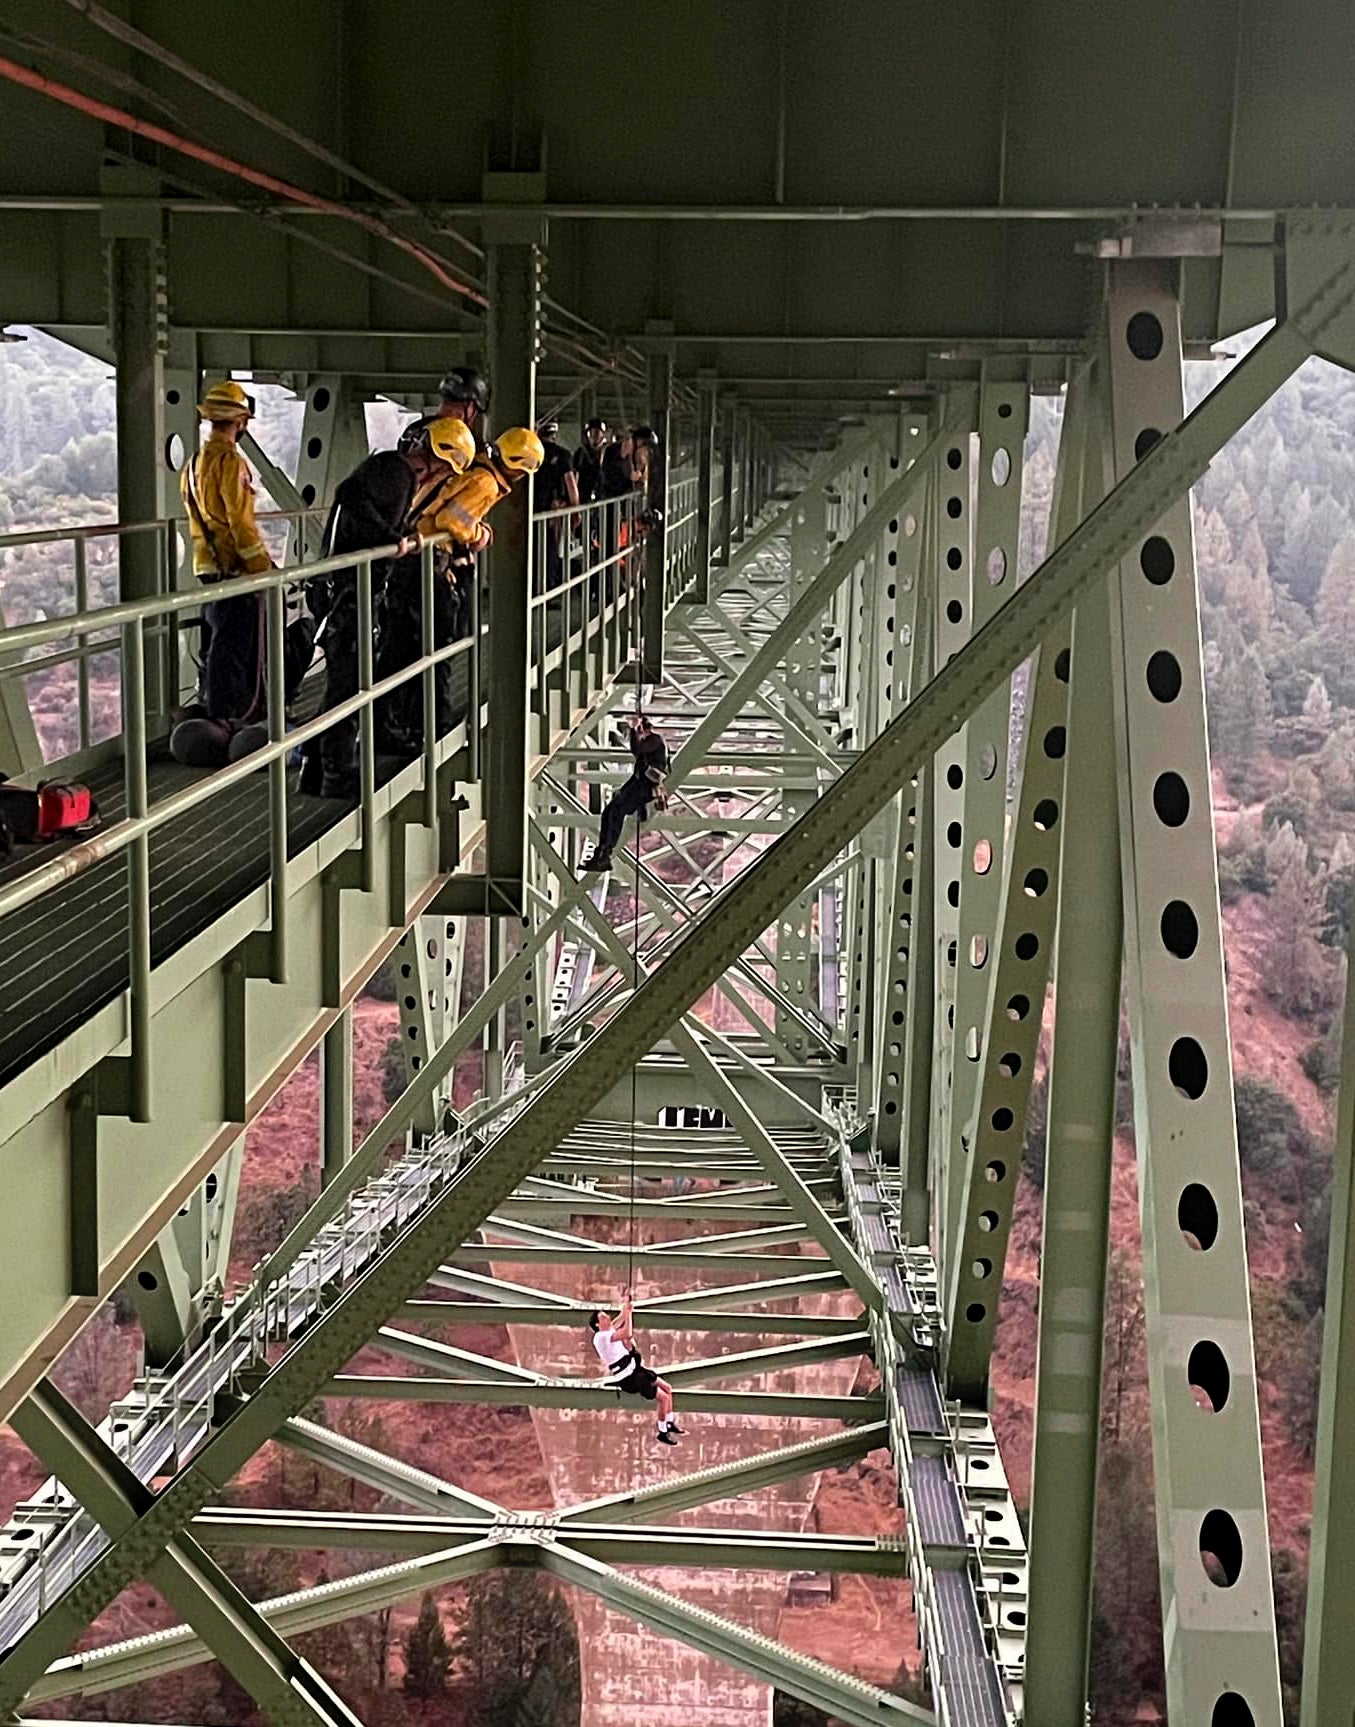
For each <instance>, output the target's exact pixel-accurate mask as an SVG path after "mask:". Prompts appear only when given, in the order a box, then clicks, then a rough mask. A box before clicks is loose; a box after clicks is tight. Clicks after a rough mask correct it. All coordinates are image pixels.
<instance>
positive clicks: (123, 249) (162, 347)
mask: <svg viewBox="0 0 1355 1727" xmlns="http://www.w3.org/2000/svg"><path fill="white" fill-rule="evenodd" d="M110 172H112V171H110V170H105V182H106V181H107V176H108V174H109V173H110ZM129 176H130V180H129V178H128V177H129ZM115 177H116V179H117V182H118V184H119V187H120V189H122V190H124V191H126V192H127V193H128V194H130V193H131V192H132V191H133V183H135V184H137V185H139V184H141V183H142V182H143V181H146V180H149V181H150V182H151V183H152V184H154V186H155V190H156V192H158V190H159V186H158V182H156V181H155V180H154V176H147V175H146V174H145V172H144V170H143V171H137V170H126V171H123V172H119V173H117V174H116V176H115ZM102 223H103V232H104V234H105V236H106V237H107V238H108V239H109V248H108V289H109V322H110V328H111V334H112V338H113V353H114V357H115V360H116V365H117V375H116V383H115V388H116V402H115V415H116V423H117V434H118V519H119V520H120V521H123V522H153V521H154V520H155V519H156V517H157V516H158V515H159V513H160V501H161V500H160V484H159V480H160V468H161V464H162V462H163V460H164V456H163V449H164V377H163V368H164V357H165V353H166V351H167V349H168V346H169V330H168V305H167V298H166V288H165V258H164V234H163V224H164V217H163V215H162V213H161V211H160V209H159V207H158V206H157V205H155V204H154V203H153V202H152V203H150V204H149V205H138V204H133V203H130V202H129V203H117V202H112V201H109V202H107V203H105V204H104V206H103V215H102ZM159 554H160V548H159V547H158V545H157V544H156V538H155V535H154V534H128V535H126V536H124V538H123V540H122V542H121V545H120V547H119V551H118V591H119V594H120V595H121V597H122V598H123V599H124V600H140V599H146V598H149V597H150V596H152V595H154V594H155V593H156V592H157V591H158V589H159V583H160V564H159Z"/></svg>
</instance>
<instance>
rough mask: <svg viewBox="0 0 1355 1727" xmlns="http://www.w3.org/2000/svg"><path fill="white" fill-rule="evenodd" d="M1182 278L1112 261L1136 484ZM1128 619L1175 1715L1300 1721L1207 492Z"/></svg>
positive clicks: (1121, 427) (1142, 564)
mask: <svg viewBox="0 0 1355 1727" xmlns="http://www.w3.org/2000/svg"><path fill="white" fill-rule="evenodd" d="M1174 280H1175V275H1174V267H1173V266H1172V265H1170V264H1166V263H1157V262H1151V261H1144V262H1138V261H1136V262H1134V263H1125V264H1122V265H1114V266H1112V267H1111V280H1110V294H1109V302H1108V315H1109V333H1108V340H1109V348H1110V384H1111V406H1112V416H1113V419H1112V450H1113V458H1114V470H1113V476H1112V477H1113V479H1114V480H1115V481H1117V482H1118V481H1119V480H1120V479H1122V478H1123V477H1124V476H1125V475H1127V474H1128V473H1129V472H1130V471H1131V470H1132V469H1133V467H1134V465H1135V463H1136V462H1137V461H1139V460H1140V459H1141V458H1142V457H1143V456H1144V455H1145V454H1146V453H1147V452H1148V450H1150V449H1151V448H1152V446H1153V445H1154V444H1155V443H1156V442H1157V440H1158V439H1159V438H1160V437H1162V436H1163V435H1164V434H1165V433H1167V432H1171V431H1174V430H1175V429H1176V427H1177V425H1178V423H1179V422H1180V420H1181V419H1182V418H1183V415H1184V401H1183V395H1182V379H1181V334H1180V311H1179V305H1178V301H1177V297H1176V292H1175V288H1174ZM1113 624H1114V627H1115V630H1116V640H1115V648H1116V654H1115V668H1116V686H1117V687H1116V707H1117V728H1116V729H1117V734H1118V737H1117V745H1118V750H1117V768H1118V778H1119V791H1120V831H1121V835H1122V855H1123V860H1124V877H1125V879H1124V892H1125V971H1126V976H1127V979H1128V995H1129V1022H1130V1033H1131V1044H1132V1052H1133V1074H1134V1105H1135V1108H1134V1120H1135V1136H1136V1140H1137V1150H1138V1165H1139V1203H1140V1210H1141V1217H1142V1230H1143V1270H1144V1298H1145V1308H1146V1316H1147V1327H1148V1339H1149V1347H1148V1379H1149V1388H1150V1392H1151V1402H1152V1418H1153V1476H1154V1492H1155V1497H1156V1501H1157V1520H1158V1559H1159V1567H1160V1574H1161V1585H1162V1617H1163V1624H1164V1628H1165V1636H1166V1666H1167V1709H1168V1713H1169V1714H1170V1716H1171V1718H1172V1719H1173V1720H1174V1721H1190V1722H1194V1721H1201V1722H1205V1721H1210V1720H1211V1717H1212V1718H1213V1719H1214V1720H1218V1719H1219V1717H1218V1716H1217V1715H1215V1714H1214V1711H1215V1709H1216V1707H1217V1706H1219V1704H1220V1700H1221V1699H1224V1698H1227V1697H1228V1696H1229V1694H1230V1693H1234V1692H1236V1693H1240V1694H1241V1696H1242V1697H1243V1698H1244V1699H1245V1700H1246V1704H1247V1708H1248V1709H1249V1711H1250V1714H1251V1717H1252V1719H1253V1720H1254V1721H1255V1722H1256V1723H1257V1727H1279V1723H1280V1720H1281V1713H1282V1712H1281V1703H1280V1685H1279V1663H1278V1656H1277V1652H1276V1640H1275V1610H1274V1604H1273V1600H1272V1594H1271V1580H1270V1541H1269V1531H1268V1528H1267V1524H1266V1493H1265V1478H1264V1475H1263V1473H1262V1467H1261V1435H1260V1424H1259V1415H1258V1410H1257V1394H1256V1366H1255V1357H1254V1354H1253V1347H1252V1328H1251V1305H1250V1298H1249V1292H1248V1287H1247V1249H1246V1240H1245V1235H1244V1230H1243V1220H1242V1188H1241V1182H1240V1179H1239V1170H1238V1156H1237V1128H1236V1122H1235V1117H1234V1112H1233V1082H1232V1064H1231V1061H1230V1051H1229V1041H1228V1001H1227V991H1226V985H1225V982H1224V973H1223V942H1222V931H1221V928H1220V918H1219V898H1218V874H1217V863H1216V857H1215V849H1214V830H1213V812H1212V806H1211V801H1210V778H1209V743H1208V737H1207V732H1206V725H1205V701H1204V686H1203V676H1202V670H1201V651H1200V620H1199V610H1198V595H1197V591H1196V581H1195V548H1194V541H1193V535H1192V527H1191V502H1190V497H1189V495H1187V496H1185V497H1183V498H1181V499H1180V501H1179V502H1178V503H1176V504H1175V505H1173V506H1172V508H1171V509H1169V510H1168V511H1167V512H1166V513H1165V515H1163V516H1162V518H1161V519H1160V521H1159V522H1158V523H1157V525H1156V527H1155V528H1154V529H1153V531H1152V532H1151V533H1149V534H1147V535H1146V536H1145V537H1144V539H1143V540H1142V541H1141V543H1140V544H1139V547H1138V552H1137V554H1136V555H1135V556H1132V557H1130V558H1127V559H1126V560H1125V561H1124V564H1123V565H1122V566H1121V591H1120V605H1119V608H1118V610H1117V611H1116V612H1115V613H1114V616H1113ZM1224 1706H1225V1707H1227V1708H1232V1707H1233V1705H1232V1704H1231V1703H1229V1704H1226V1705H1224ZM1236 1718H1237V1719H1243V1717H1241V1716H1237V1717H1236Z"/></svg>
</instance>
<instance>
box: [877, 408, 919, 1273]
mask: <svg viewBox="0 0 1355 1727" xmlns="http://www.w3.org/2000/svg"><path fill="white" fill-rule="evenodd" d="M925 426H926V421H925V420H924V419H922V418H921V417H920V416H910V417H909V418H908V419H907V420H906V421H902V422H900V424H899V427H898V434H897V435H898V443H897V446H896V449H895V453H894V455H893V456H892V457H891V458H890V463H891V466H897V467H901V468H903V469H904V470H905V471H906V470H907V469H909V468H911V467H912V466H913V465H914V462H915V460H916V458H915V456H914V455H913V454H912V453H911V451H913V450H916V449H918V448H920V444H919V442H918V438H920V436H921V434H922V432H923V431H924V429H925ZM915 432H916V434H917V436H916V437H915V436H914V433H915ZM918 530H919V520H918V512H917V510H916V508H914V509H909V510H907V511H904V512H902V513H901V514H900V515H899V516H896V517H893V518H891V520H890V522H889V524H888V526H887V528H886V530H885V533H884V535H883V537H882V539H881V553H882V555H883V558H884V570H883V574H884V575H885V577H886V578H887V579H886V582H885V599H886V601H887V602H888V604H889V606H890V608H891V610H890V611H889V612H888V613H887V614H886V617H885V627H884V631H883V634H882V640H885V641H887V642H888V644H889V645H888V648H887V650H886V651H887V654H888V659H887V671H886V675H885V685H884V701H883V706H882V714H883V715H884V716H885V717H887V718H889V719H893V718H894V717H895V716H896V715H897V714H899V713H901V712H902V710H903V709H904V708H905V707H906V706H907V704H908V701H909V698H910V696H911V694H912V692H913V689H914V687H915V680H916V678H917V675H918V670H917V666H916V664H915V661H916V660H917V649H918V635H917V630H916V625H917V622H918V617H919V607H918V590H919V580H918V577H919V570H920V564H921V557H920V553H921V546H922V535H921V534H920V532H919V531H918ZM925 634H926V632H925V631H924V635H925ZM923 675H924V676H925V674H923ZM915 791H916V783H914V785H913V786H912V787H910V788H909V789H908V791H906V792H900V794H899V796H898V797H897V798H896V799H895V800H894V803H893V806H892V811H893V833H892V841H893V850H892V856H891V858H890V860H889V861H888V862H887V864H886V866H885V875H886V880H885V884H884V904H883V907H882V925H881V927H882V930H883V932H884V939H883V941H882V943H881V965H880V994H879V1001H878V1003H877V1014H878V1020H879V1031H878V1057H877V1060H876V1063H875V1094H874V1098H873V1113H874V1117H875V1144H876V1148H877V1150H878V1151H879V1154H880V1156H881V1158H882V1159H883V1160H884V1162H885V1163H886V1164H888V1165H890V1166H891V1167H897V1166H898V1165H899V1163H900V1161H901V1148H902V1146H903V1144H904V1140H905V1137H906V1131H907V1126H906V1124H907V1110H906V1107H905V1105H906V1094H905V1090H904V1078H905V1073H906V1068H907V1056H906V1053H905V1052H906V1045H907V1030H906V1026H907V1017H908V1014H907V1004H908V991H909V987H910V983H911V981H912V980H911V976H910V963H911V961H912V959H913V954H914V941H913V920H914V894H913V865H914V844H913V841H914V822H915V818H916V811H917V803H916V798H915V796H914V793H915ZM925 1198H926V1194H925V1179H924V1183H923V1209H922V1213H921V1216H920V1218H919V1219H915V1220H914V1223H915V1226H916V1227H919V1228H920V1231H921V1233H920V1234H918V1235H916V1236H913V1237H911V1239H913V1240H918V1241H920V1240H922V1239H924V1238H925V1233H926V1221H927V1220H926V1208H925Z"/></svg>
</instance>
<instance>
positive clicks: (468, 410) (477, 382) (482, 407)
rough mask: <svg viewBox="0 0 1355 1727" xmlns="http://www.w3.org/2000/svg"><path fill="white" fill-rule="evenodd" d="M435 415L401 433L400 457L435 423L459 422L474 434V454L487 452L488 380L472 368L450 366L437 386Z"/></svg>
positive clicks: (410, 423)
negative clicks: (444, 421)
mask: <svg viewBox="0 0 1355 1727" xmlns="http://www.w3.org/2000/svg"><path fill="white" fill-rule="evenodd" d="M438 395H439V397H440V400H439V403H438V411H437V413H436V414H424V415H423V416H422V417H421V418H419V419H417V420H411V421H410V422H409V424H408V425H407V426H406V427H405V429H404V431H403V432H401V434H400V438H399V442H398V443H397V444H396V446H395V447H396V449H397V450H399V451H401V452H402V453H403V452H404V451H405V450H406V449H408V448H410V447H411V446H412V445H414V444H417V443H418V441H419V439H420V437H421V436H422V435H423V433H424V432H426V431H427V430H428V428H429V426H431V425H432V423H433V421H434V420H442V419H449V420H461V421H462V422H464V424H466V425H467V426H469V427H470V429H471V431H472V432H474V434H475V443H476V449H477V453H478V454H480V455H483V454H484V453H485V451H486V450H487V449H488V448H489V445H488V443H487V442H486V441H485V432H486V430H487V429H488V423H489V379H488V378H486V376H485V375H484V373H483V372H477V371H476V369H475V367H474V366H453V367H452V369H451V371H449V372H448V373H447V374H446V376H445V377H444V378H443V380H442V382H441V383H440V384H439V385H438Z"/></svg>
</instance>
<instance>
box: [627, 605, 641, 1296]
mask: <svg viewBox="0 0 1355 1727" xmlns="http://www.w3.org/2000/svg"><path fill="white" fill-rule="evenodd" d="M635 595H636V600H635V606H636V619H635V639H636V646H637V653H636V659H635V714H636V717H637V719H638V718H639V716H640V714H641V712H642V701H641V697H642V695H643V693H644V692H643V689H642V686H641V681H640V680H641V678H642V677H643V676H644V663H645V612H644V601H643V599H642V597H641V595H640V584H639V583H638V582H637V583H636V584H635ZM644 835H645V810H644V805H643V804H641V806H640V808H639V811H638V812H637V814H636V817H635V898H634V901H633V902H632V906H631V912H632V921H631V993H632V995H634V994H636V993H637V992H638V991H639V988H640V851H641V847H642V846H643V844H644ZM639 1084H640V1064H639V1062H638V1061H635V1062H632V1063H631V1070H630V1197H629V1216H628V1218H627V1224H626V1231H627V1233H626V1294H627V1295H628V1296H630V1297H632V1299H633V1298H634V1295H635V1139H636V1124H637V1118H638V1115H639Z"/></svg>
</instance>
